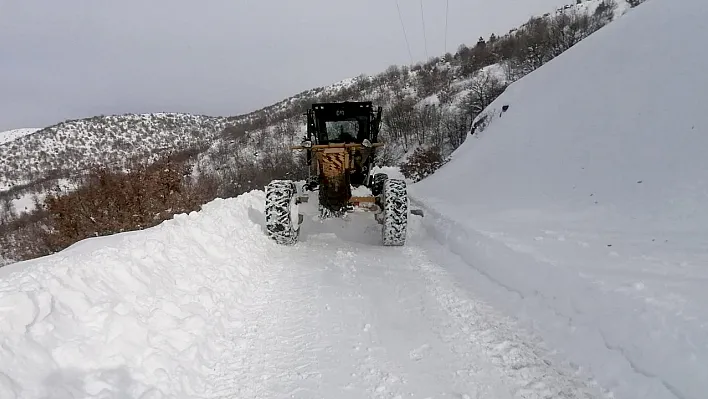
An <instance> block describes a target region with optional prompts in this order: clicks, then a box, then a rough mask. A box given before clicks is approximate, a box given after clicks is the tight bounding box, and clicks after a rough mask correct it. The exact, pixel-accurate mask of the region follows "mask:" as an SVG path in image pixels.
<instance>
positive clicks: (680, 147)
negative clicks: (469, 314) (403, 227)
mask: <svg viewBox="0 0 708 399" xmlns="http://www.w3.org/2000/svg"><path fill="white" fill-rule="evenodd" d="M706 20H708V4H707V3H706V2H704V1H700V0H691V1H683V2H681V4H680V5H679V4H678V3H675V2H673V1H670V0H651V1H649V2H647V3H646V4H644V5H642V6H640V7H638V8H637V9H636V10H635V11H633V12H631V13H629V14H628V15H627V16H625V17H623V18H622V19H620V20H619V21H617V22H615V23H612V24H610V25H609V26H607V27H606V28H604V29H602V30H600V31H599V32H596V33H595V34H594V35H592V36H591V37H589V38H588V39H586V40H584V41H583V42H581V43H579V44H578V45H577V46H575V47H574V48H572V49H570V50H569V51H567V52H566V53H564V54H562V55H561V56H560V57H558V58H556V59H555V60H553V61H551V62H550V63H548V64H547V65H545V66H544V67H542V68H540V69H539V70H537V71H535V72H533V73H531V74H530V75H528V76H526V77H525V78H523V79H521V80H520V81H518V82H516V83H514V84H512V85H511V86H510V87H509V88H508V89H507V90H506V92H505V93H504V94H503V95H502V96H500V97H499V98H498V99H497V100H496V101H495V102H494V103H493V104H492V105H491V106H490V110H493V112H492V113H491V115H493V119H492V121H491V123H490V125H489V127H488V128H487V129H486V130H485V131H483V132H482V133H480V134H479V136H478V137H477V138H476V139H473V140H468V141H467V142H465V143H464V145H463V146H462V147H461V148H460V149H459V150H458V151H457V152H456V153H455V154H454V158H453V160H452V161H451V162H450V163H449V164H447V165H445V166H444V167H443V168H442V169H441V170H439V171H438V173H436V174H435V175H433V176H432V177H430V178H428V179H426V180H424V181H422V182H421V183H420V184H418V185H416V186H415V187H414V193H415V195H416V197H417V198H419V199H420V200H421V201H423V202H424V203H425V204H428V206H429V207H430V208H431V209H434V210H435V212H436V213H437V214H438V215H439V217H440V218H441V220H453V221H454V222H450V223H447V224H438V222H437V221H435V220H434V218H433V220H428V222H429V223H430V228H431V229H432V230H433V231H436V232H437V234H438V236H439V238H440V239H441V240H442V241H443V242H444V243H445V245H447V246H448V247H449V248H450V249H451V250H452V251H453V252H456V253H458V254H459V255H460V256H461V257H462V258H464V259H466V260H467V261H468V263H469V264H470V265H472V266H473V267H474V269H475V271H476V272H477V273H478V274H479V277H480V278H482V279H484V280H485V283H479V284H478V286H483V285H485V284H486V285H488V286H486V287H481V288H480V292H481V291H486V292H487V295H488V297H487V299H489V300H494V301H496V302H497V303H500V304H504V305H503V306H504V307H506V308H507V309H508V310H509V311H510V312H512V313H513V314H515V315H516V316H518V317H519V318H521V319H525V320H526V321H527V322H528V323H529V325H531V326H532V327H533V328H534V329H536V330H537V331H539V332H540V333H541V334H542V335H543V336H544V337H545V338H546V340H547V342H548V343H549V344H550V345H552V346H553V347H556V348H559V349H562V350H563V351H564V352H565V353H566V354H567V355H568V356H569V357H570V358H571V360H572V361H573V362H574V363H576V364H579V365H581V366H582V367H583V368H585V369H586V370H590V371H591V372H592V374H593V375H595V376H596V377H597V378H598V380H599V381H600V383H601V384H602V385H603V386H605V387H611V388H612V389H613V390H614V391H615V392H616V394H617V397H624V398H695V399H698V398H703V397H705V396H706V392H708V380H706V378H705V376H707V375H708V310H707V309H706V307H705V304H706V303H708V295H707V294H706V290H705V282H706V281H708V269H706V265H708V246H707V244H706V243H707V242H708V240H707V239H708V157H706V155H705V149H706V148H708V135H707V134H706V131H707V129H708V115H706V113H705V112H704V110H703V108H704V104H706V103H708V80H706V78H705V70H706V68H708V48H706V46H704V45H703V44H704V43H703V42H704V38H705V29H704V26H705V21H706ZM689 54H690V56H688V55H689ZM687 56H688V57H689V58H690V61H688V62H680V63H677V62H676V60H679V59H685V58H686V57H687ZM503 106H508V110H507V111H506V112H503V111H502V107H503Z"/></svg>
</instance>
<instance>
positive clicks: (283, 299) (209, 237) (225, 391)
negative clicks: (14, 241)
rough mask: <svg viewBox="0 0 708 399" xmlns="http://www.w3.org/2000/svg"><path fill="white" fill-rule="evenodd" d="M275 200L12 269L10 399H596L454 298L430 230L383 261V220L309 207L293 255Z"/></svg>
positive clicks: (562, 368)
mask: <svg viewBox="0 0 708 399" xmlns="http://www.w3.org/2000/svg"><path fill="white" fill-rule="evenodd" d="M264 202H265V196H264V194H263V192H262V191H255V192H251V193H249V194H245V195H242V196H240V197H238V198H236V199H229V200H216V201H213V202H211V203H209V204H207V205H206V206H205V208H204V210H203V211H201V212H198V213H196V212H195V213H192V214H190V215H180V216H177V217H176V218H175V219H174V220H171V221H167V222H165V223H163V224H161V225H160V226H158V227H155V228H151V229H148V230H145V231H142V232H134V233H127V234H119V235H115V236H111V237H105V238H95V239H90V240H86V241H83V242H81V243H79V244H76V245H74V246H73V247H71V248H69V249H67V250H66V251H63V252H61V253H59V254H56V255H52V256H49V257H46V258H41V259H37V260H33V261H29V262H22V263H17V264H14V265H11V266H8V267H6V268H3V269H0V319H1V320H2V321H3V322H2V323H0V397H1V398H3V399H14V398H28V399H29V398H46V397H51V398H57V399H63V398H141V399H148V398H150V399H152V398H167V397H185V398H186V397H190V398H227V397H228V398H231V397H248V398H274V397H295V398H315V397H317V398H319V397H327V398H330V397H331V398H334V397H336V398H362V397H367V398H404V397H419V398H425V397H451V398H492V397H493V398H502V399H503V398H558V397H562V398H596V397H600V395H601V394H600V392H599V388H597V387H596V386H594V385H593V383H592V382H591V381H590V380H588V379H587V376H581V375H575V373H574V370H573V369H572V368H571V367H569V366H567V365H563V364H561V363H552V362H551V361H550V355H549V354H548V353H547V351H546V350H544V348H543V346H542V344H541V343H540V342H539V341H538V340H537V339H535V338H534V337H533V336H531V335H528V334H526V333H524V332H523V331H521V330H520V329H518V328H517V327H516V326H515V324H514V323H513V322H512V321H511V320H508V319H506V318H505V317H503V316H502V315H500V314H498V313H497V312H496V311H495V310H493V309H492V308H490V307H489V306H487V305H485V304H484V303H482V302H480V301H478V300H477V299H476V298H475V296H474V295H473V293H472V292H469V291H468V290H467V289H466V288H465V287H464V286H459V285H458V284H457V282H456V281H455V280H454V279H453V278H451V276H450V275H449V274H448V273H447V272H446V271H445V269H444V268H443V267H441V266H440V260H441V259H445V255H443V254H444V253H445V251H444V250H443V249H442V248H441V247H440V245H439V244H437V243H435V242H434V241H433V240H432V239H431V238H430V237H429V236H428V234H427V231H426V229H424V228H423V227H422V226H421V225H420V219H418V218H414V219H413V220H412V221H411V225H410V229H409V237H410V241H409V246H407V247H402V248H389V247H383V246H381V245H380V235H381V232H380V226H379V225H378V224H377V223H376V222H375V221H374V220H373V217H372V215H371V214H368V213H355V214H352V215H351V216H350V217H349V218H348V220H328V221H325V222H320V221H318V220H317V218H316V216H314V215H316V212H315V209H316V208H314V206H316V204H307V205H303V207H304V208H303V211H305V212H306V213H307V214H308V215H309V216H308V217H307V218H306V219H305V223H304V224H303V227H302V228H303V232H302V237H301V240H300V242H299V243H298V244H297V245H295V246H293V247H284V246H278V245H276V244H275V243H273V242H271V241H270V240H268V239H267V237H266V236H265V235H264V233H263V226H262V225H263V223H264V222H263V204H264ZM308 206H309V207H310V208H309V210H308V209H307V207H308ZM447 257H448V258H449V255H447ZM450 262H452V263H455V262H456V261H455V260H454V259H450Z"/></svg>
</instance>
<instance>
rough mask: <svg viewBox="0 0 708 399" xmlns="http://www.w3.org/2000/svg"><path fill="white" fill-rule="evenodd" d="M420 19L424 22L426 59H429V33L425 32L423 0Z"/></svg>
mask: <svg viewBox="0 0 708 399" xmlns="http://www.w3.org/2000/svg"><path fill="white" fill-rule="evenodd" d="M420 20H421V21H422V22H423V43H424V44H425V59H426V60H429V59H430V56H429V55H428V34H427V33H426V32H425V11H423V0H420Z"/></svg>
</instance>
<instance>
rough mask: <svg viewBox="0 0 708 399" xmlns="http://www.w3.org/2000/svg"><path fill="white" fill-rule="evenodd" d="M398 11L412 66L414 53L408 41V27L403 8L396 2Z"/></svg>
mask: <svg viewBox="0 0 708 399" xmlns="http://www.w3.org/2000/svg"><path fill="white" fill-rule="evenodd" d="M396 9H397V10H398V20H399V21H401V29H403V37H404V38H405V39H406V47H407V48H408V57H410V59H411V65H413V53H412V52H411V44H410V42H409V41H408V34H407V33H406V26H405V24H404V23H403V17H402V16H401V7H400V6H399V5H398V0H396Z"/></svg>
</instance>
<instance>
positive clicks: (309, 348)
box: [211, 215, 600, 399]
mask: <svg viewBox="0 0 708 399" xmlns="http://www.w3.org/2000/svg"><path fill="white" fill-rule="evenodd" d="M372 223H374V225H372ZM305 228H307V229H309V233H308V234H307V235H305V236H304V237H303V239H302V241H301V242H300V243H298V244H297V245H295V246H293V247H281V246H276V245H274V246H273V249H272V252H271V253H270V254H269V259H268V262H269V263H271V264H272V265H273V267H272V268H271V269H270V271H269V272H268V273H269V274H268V276H267V277H266V278H265V279H264V280H265V281H267V284H265V285H264V286H263V287H262V289H260V290H259V291H258V294H257V295H256V297H254V298H253V306H252V307H251V308H250V309H249V310H248V311H246V312H245V320H244V331H243V332H241V335H237V336H234V342H235V344H234V345H233V346H232V348H231V351H232V352H231V353H230V354H225V361H224V362H223V363H222V364H221V365H220V366H219V367H218V371H216V372H215V375H214V378H215V383H214V386H215V389H214V390H213V393H214V395H213V396H211V397H218V398H226V397H233V396H239V397H249V398H271V397H285V396H287V397H293V398H310V397H337V398H361V397H369V398H407V397H420V398H428V397H430V398H433V397H436V398H437V397H449V398H466V399H474V398H490V397H494V398H500V399H504V398H524V399H531V398H533V399H541V398H544V399H545V398H568V399H570V398H573V399H575V398H593V397H600V395H599V394H597V393H593V391H592V388H591V387H589V386H588V385H586V384H585V382H584V381H581V380H579V379H577V377H575V376H573V375H570V374H565V373H564V372H562V371H558V370H556V369H555V367H557V366H555V365H553V364H551V363H550V362H548V361H545V360H544V359H543V358H542V352H541V351H540V349H538V348H536V346H535V345H536V343H535V342H533V341H530V339H529V338H528V337H526V336H523V335H522V334H517V333H516V330H515V329H514V327H513V326H512V325H511V324H509V323H507V322H506V321H505V320H504V319H502V318H501V317H500V316H498V315H496V314H494V313H493V312H492V311H491V309H489V308H487V307H486V306H484V305H482V304H480V303H479V302H477V301H476V300H474V299H473V298H471V297H469V296H468V295H466V292H464V291H463V290H460V289H456V288H455V283H454V282H453V281H452V280H451V279H450V277H449V276H448V275H447V274H445V272H444V271H443V270H442V268H440V266H438V264H436V263H435V262H433V261H432V260H431V259H430V257H431V255H429V254H428V253H427V252H426V251H425V250H424V249H423V248H422V247H421V244H423V243H430V242H431V240H430V238H429V237H427V236H426V235H425V233H424V231H423V229H422V227H421V226H419V225H417V224H415V223H413V224H412V226H411V230H412V231H411V234H410V235H411V241H410V244H409V246H408V247H406V248H383V247H381V246H379V245H378V243H375V238H376V237H373V239H372V242H371V243H369V242H368V241H367V239H366V238H365V237H368V236H370V235H371V234H372V231H373V232H375V231H376V226H375V222H373V221H371V220H369V219H368V217H367V216H361V215H354V216H353V217H352V218H351V219H350V220H349V221H346V222H343V221H329V222H325V223H312V224H310V225H309V226H308V225H306V226H305ZM443 260H444V259H443ZM230 358H233V360H229V359H230Z"/></svg>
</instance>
